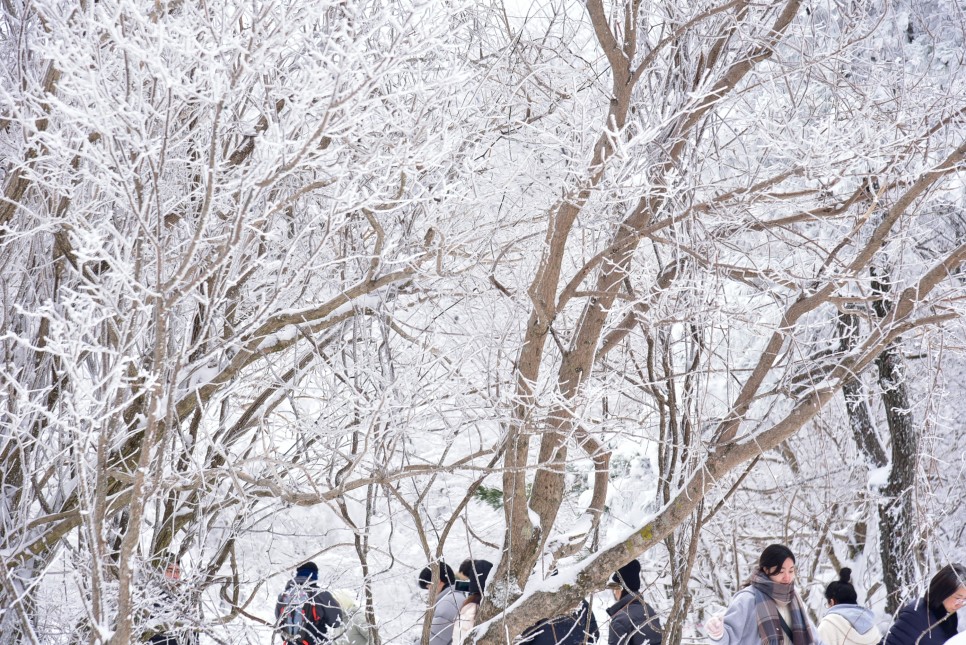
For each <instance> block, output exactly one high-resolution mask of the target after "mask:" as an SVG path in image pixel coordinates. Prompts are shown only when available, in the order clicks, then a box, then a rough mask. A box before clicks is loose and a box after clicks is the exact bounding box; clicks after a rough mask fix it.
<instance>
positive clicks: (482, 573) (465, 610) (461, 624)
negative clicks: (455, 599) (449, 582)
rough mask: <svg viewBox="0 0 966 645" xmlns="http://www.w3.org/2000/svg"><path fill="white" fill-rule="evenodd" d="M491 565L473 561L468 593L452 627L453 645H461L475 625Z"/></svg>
mask: <svg viewBox="0 0 966 645" xmlns="http://www.w3.org/2000/svg"><path fill="white" fill-rule="evenodd" d="M492 568H493V563H492V562H488V561H486V560H473V561H472V567H471V569H472V570H471V571H470V592H469V595H468V596H467V597H466V600H465V601H463V606H462V607H460V615H459V618H457V619H456V624H455V625H453V645H461V644H462V643H463V641H464V640H466V637H467V636H468V635H469V633H470V630H472V629H473V627H474V626H475V625H476V612H477V610H478V609H479V608H480V603H481V602H483V592H484V591H485V590H486V578H487V576H489V575H490V570H491V569H492Z"/></svg>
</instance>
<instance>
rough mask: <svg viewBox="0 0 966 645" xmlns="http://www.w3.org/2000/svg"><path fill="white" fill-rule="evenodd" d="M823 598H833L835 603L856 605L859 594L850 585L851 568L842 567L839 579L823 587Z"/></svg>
mask: <svg viewBox="0 0 966 645" xmlns="http://www.w3.org/2000/svg"><path fill="white" fill-rule="evenodd" d="M825 599H826V600H834V601H835V604H836V605H857V604H858V603H859V595H858V594H857V593H855V587H853V586H852V569H849V568H848V567H842V569H841V570H840V571H839V579H838V580H836V581H834V582H830V583H829V584H828V586H827V587H825Z"/></svg>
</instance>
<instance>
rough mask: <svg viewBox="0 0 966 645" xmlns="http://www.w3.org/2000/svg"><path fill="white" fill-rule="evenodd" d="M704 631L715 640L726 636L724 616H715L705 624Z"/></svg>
mask: <svg viewBox="0 0 966 645" xmlns="http://www.w3.org/2000/svg"><path fill="white" fill-rule="evenodd" d="M704 631H706V632H707V633H708V636H710V637H711V638H712V639H714V640H718V639H719V638H721V637H722V636H724V616H722V615H721V614H715V615H714V616H712V617H711V618H709V619H708V620H707V621H705V623H704Z"/></svg>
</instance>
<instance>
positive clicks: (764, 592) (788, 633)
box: [705, 544, 820, 645]
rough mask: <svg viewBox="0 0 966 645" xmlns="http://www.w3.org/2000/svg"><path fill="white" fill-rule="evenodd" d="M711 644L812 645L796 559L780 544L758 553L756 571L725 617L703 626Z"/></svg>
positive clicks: (709, 621) (812, 629)
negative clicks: (796, 571)
mask: <svg viewBox="0 0 966 645" xmlns="http://www.w3.org/2000/svg"><path fill="white" fill-rule="evenodd" d="M705 631H707V633H708V636H710V637H711V644H712V645H814V644H815V643H816V642H820V641H818V640H817V635H816V633H815V629H814V628H813V627H812V624H811V622H810V621H809V620H808V615H807V614H806V612H805V604H804V603H803V602H802V600H801V598H799V597H798V593H796V591H795V556H794V555H793V554H792V552H791V550H790V549H789V548H788V547H787V546H784V545H781V544H772V545H769V546H768V547H766V548H765V550H764V551H762V552H761V556H759V558H758V568H757V569H756V570H755V572H754V574H752V576H751V578H750V579H749V580H748V581H747V582H746V583H745V586H744V588H742V589H741V590H739V591H738V593H736V594H735V595H734V597H732V599H731V603H730V604H729V605H728V609H727V610H726V611H725V613H724V616H723V617H722V616H720V615H719V616H713V617H712V618H710V619H709V620H708V622H707V623H706V624H705Z"/></svg>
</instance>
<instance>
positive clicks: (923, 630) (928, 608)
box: [882, 564, 966, 645]
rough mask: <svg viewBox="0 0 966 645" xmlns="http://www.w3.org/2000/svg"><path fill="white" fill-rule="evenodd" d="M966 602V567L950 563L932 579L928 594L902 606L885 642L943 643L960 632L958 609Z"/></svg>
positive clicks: (888, 644) (909, 644)
mask: <svg viewBox="0 0 966 645" xmlns="http://www.w3.org/2000/svg"><path fill="white" fill-rule="evenodd" d="M964 606H966V567H964V566H963V565H961V564H947V565H946V566H945V567H943V568H942V569H940V570H939V571H938V572H937V573H936V575H934V576H933V577H932V580H930V581H929V589H928V590H926V595H925V596H923V597H922V598H918V599H916V600H911V601H909V602H908V603H906V604H905V605H903V606H902V608H900V609H899V613H898V615H897V616H896V620H895V622H894V623H892V627H890V628H889V631H888V632H887V633H886V635H885V638H883V639H882V645H943V644H944V643H945V642H946V641H947V640H949V639H950V638H952V637H953V636H955V635H956V632H957V631H958V626H959V623H958V622H957V621H958V619H957V617H956V612H957V611H959V610H960V609H962V608H963V607H964Z"/></svg>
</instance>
